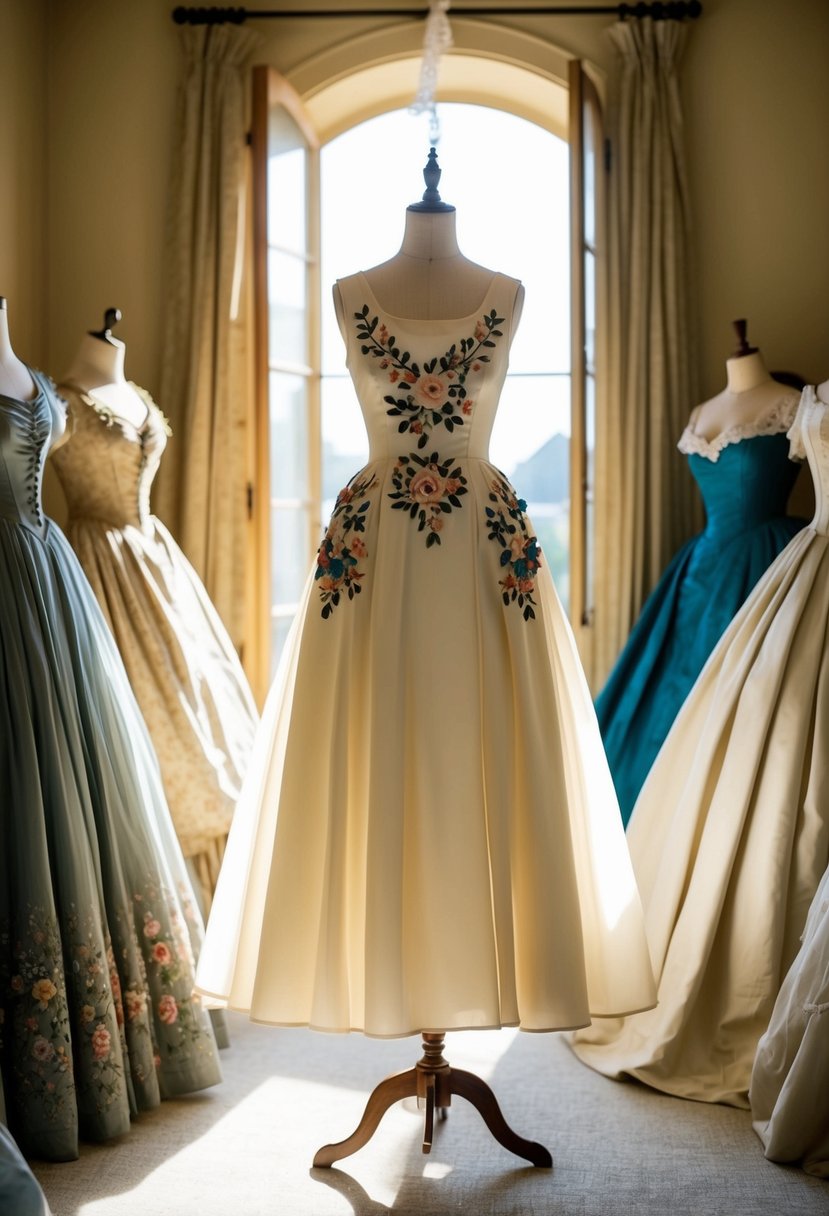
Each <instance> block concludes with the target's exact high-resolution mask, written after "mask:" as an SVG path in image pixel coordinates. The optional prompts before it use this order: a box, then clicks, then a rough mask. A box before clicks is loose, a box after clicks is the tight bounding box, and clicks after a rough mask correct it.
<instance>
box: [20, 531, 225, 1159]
mask: <svg viewBox="0 0 829 1216" xmlns="http://www.w3.org/2000/svg"><path fill="white" fill-rule="evenodd" d="M0 621H2V630H0V782H2V788H3V797H2V799H0V839H2V842H3V848H2V854H0V1064H1V1065H2V1076H3V1086H4V1090H5V1100H6V1105H7V1113H8V1118H9V1125H10V1127H11V1129H12V1131H13V1132H14V1134H15V1136H16V1138H17V1140H18V1142H19V1143H20V1145H21V1147H22V1148H23V1149H24V1151H25V1152H26V1153H27V1154H29V1155H31V1156H37V1157H43V1158H51V1159H70V1158H73V1157H75V1156H77V1151H78V1138H79V1137H81V1138H84V1139H92V1140H105V1139H108V1138H110V1137H112V1136H117V1135H120V1134H122V1133H123V1132H125V1131H127V1130H128V1128H129V1120H130V1116H131V1114H134V1113H135V1112H136V1111H138V1110H142V1109H147V1108H150V1107H152V1106H154V1105H156V1104H157V1103H158V1101H159V1100H160V1098H162V1097H164V1096H168V1095H176V1094H182V1093H188V1092H190V1091H193V1090H197V1089H201V1088H203V1087H205V1086H208V1085H213V1084H215V1083H216V1082H217V1081H219V1080H220V1071H219V1065H218V1061H217V1056H216V1047H215V1042H214V1038H213V1033H212V1030H211V1028H210V1022H209V1018H208V1017H207V1015H206V1013H205V1011H204V1009H203V1008H202V1006H201V1002H200V1000H199V998H198V997H197V996H194V992H193V981H194V971H195V954H196V952H197V950H198V948H199V945H200V942H201V936H202V932H203V931H202V926H201V922H200V919H199V916H198V912H197V910H196V909H195V907H194V904H193V896H192V888H191V887H190V884H189V882H188V879H187V875H186V872H185V869H184V860H183V857H182V855H181V851H180V849H179V847H178V843H177V841H176V839H175V834H174V831H173V827H172V823H171V821H170V818H169V812H168V810H167V807H166V803H165V801H164V796H163V792H162V787H161V779H160V774H159V771H158V765H157V762H156V759H155V756H154V754H153V751H152V747H151V744H150V742H149V738H148V736H147V733H146V729H145V727H144V724H143V721H142V719H141V716H140V713H139V710H138V707H137V705H136V703H135V700H134V699H133V697H132V694H131V692H130V688H129V685H128V682H127V678H126V675H125V673H124V669H123V666H122V664H121V661H120V659H119V657H118V653H117V651H116V649H115V646H114V643H113V641H112V637H111V635H110V633H109V630H108V628H107V626H106V623H105V622H104V620H103V618H102V616H101V614H100V611H99V609H98V606H97V604H96V602H95V599H94V596H93V595H92V592H91V590H90V588H89V585H88V583H87V581H86V579H85V578H84V576H83V572H82V571H81V569H80V566H79V565H78V562H77V559H76V557H75V555H74V553H73V552H72V550H71V549H70V547H69V544H68V543H67V541H66V539H65V538H64V536H63V535H62V533H61V532H60V531H59V529H58V528H57V527H56V526H55V525H53V524H47V527H46V530H45V534H44V535H43V536H42V537H41V536H39V535H37V534H35V533H33V532H31V531H29V530H28V529H26V528H25V527H23V526H21V525H18V524H17V523H13V522H9V521H7V520H0Z"/></svg>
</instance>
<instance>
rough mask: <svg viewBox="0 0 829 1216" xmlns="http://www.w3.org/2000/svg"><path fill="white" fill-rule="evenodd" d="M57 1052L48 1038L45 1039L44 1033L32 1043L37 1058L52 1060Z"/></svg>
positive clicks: (33, 1052) (33, 1053)
mask: <svg viewBox="0 0 829 1216" xmlns="http://www.w3.org/2000/svg"><path fill="white" fill-rule="evenodd" d="M54 1054H55V1049H54V1047H53V1046H52V1044H51V1043H50V1042H49V1040H48V1039H44V1037H43V1035H38V1037H37V1038H36V1039H35V1041H34V1043H33V1044H32V1055H33V1056H34V1058H35V1059H36V1060H40V1062H41V1063H44V1062H45V1061H46V1060H51V1058H52V1056H53V1055H54Z"/></svg>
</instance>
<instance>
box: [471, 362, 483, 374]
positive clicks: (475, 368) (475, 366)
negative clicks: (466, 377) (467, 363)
mask: <svg viewBox="0 0 829 1216" xmlns="http://www.w3.org/2000/svg"><path fill="white" fill-rule="evenodd" d="M472 370H473V372H479V371H480V370H481V365H480V363H478V362H477V361H476V362H475V363H473V364H472Z"/></svg>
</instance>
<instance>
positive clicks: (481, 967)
mask: <svg viewBox="0 0 829 1216" xmlns="http://www.w3.org/2000/svg"><path fill="white" fill-rule="evenodd" d="M450 463H451V462H448V463H447V464H446V467H445V468H444V469H442V471H441V473H440V476H441V477H442V478H443V482H442V483H441V484H444V486H445V485H448V486H449V493H450V494H451V495H452V496H451V497H449V498H445V499H444V501H445V502H446V504H447V505H446V506H445V507H444V508H442V510H444V511H445V512H446V515H445V516H443V517H440V516H437V514H436V513H432V514H431V515H429V514H425V515H424V516H423V519H425V520H426V523H425V524H422V520H421V516H420V514H419V512H418V511H417V510H414V509H412V510H410V509H409V504H408V500H405V501H404V499H403V498H401V497H399V496H398V497H397V498H396V499H395V493H396V491H395V487H396V486H397V487H399V486H400V484H401V480H402V477H403V474H405V475H406V476H407V477H409V476H410V477H416V476H419V474H418V473H417V467H416V466H413V467H412V469H410V470H408V472H407V471H406V470H405V469H402V472H401V468H402V465H403V464H405V460H404V459H403V458H401V460H399V461H397V462H395V461H392V460H380V461H376V462H373V463H372V464H370V465H368V466H367V467H366V468H365V469H364V470H362V471H361V472H360V474H358V475H357V477H356V478H355V479H354V480H353V481H352V482H351V483H350V488H349V489H348V491H347V492H346V493H345V497H343V496H342V495H341V498H340V500H339V501H338V504H337V508H336V509H335V512H334V516H333V517H332V521H331V524H330V525H329V528H328V532H327V533H326V540H325V541H324V542H323V546H322V548H321V555H320V557H319V558H318V564H317V565H316V567H315V568H314V569H313V570H312V572H311V574H310V576H309V579H308V582H307V585H306V588H305V593H304V596H303V600H302V603H301V605H300V609H299V612H298V615H297V618H296V620H295V622H294V626H293V630H292V633H291V635H290V637H289V640H288V642H287V644H286V647H285V651H284V653H283V657H282V662H281V665H280V668H279V671H278V673H277V676H276V679H275V681H274V684H273V687H272V689H271V692H270V694H269V697H268V701H267V705H266V708H265V711H264V715H263V721H262V724H261V727H260V731H259V734H258V737H257V741H256V745H255V748H254V754H253V760H252V765H251V770H250V773H249V777H248V780H247V782H246V784H245V787H244V789H243V792H242V796H241V799H240V802H239V804H238V807H237V812H236V817H235V819H234V823H233V826H232V828H231V832H230V837H229V841H228V846H227V850H226V853H225V859H224V863H223V867H222V871H221V874H220V877H219V883H218V887H217V890H216V895H215V900H214V904H213V909H212V912H211V916H210V920H209V923H208V930H207V939H206V943H205V949H204V952H203V954H202V958H201V962H200V966H199V970H198V977H197V978H198V984H199V987H200V989H201V990H202V992H204V993H205V994H209V995H210V996H211V997H212V998H213V999H214V1000H218V1001H219V1002H221V1003H223V1004H227V1005H229V1006H231V1007H233V1008H237V1009H242V1010H246V1011H249V1013H250V1016H251V1017H252V1018H253V1019H254V1020H256V1021H261V1022H268V1023H275V1024H279V1025H305V1026H312V1027H315V1028H317V1029H321V1030H329V1031H349V1030H360V1031H363V1032H365V1033H367V1034H371V1035H378V1036H397V1035H408V1034H414V1033H417V1032H419V1031H422V1030H449V1029H458V1028H474V1027H497V1026H506V1025H509V1026H521V1027H522V1028H524V1029H527V1030H552V1029H557V1028H561V1027H573V1026H580V1025H584V1024H586V1023H588V1022H589V1021H590V1019H591V1017H592V1016H595V1015H609V1014H613V1013H615V1012H625V1011H629V1010H633V1009H640V1008H643V1007H645V1006H647V1005H649V1004H650V1003H651V1001H652V1000H653V986H652V985H653V981H652V974H651V969H650V963H649V959H648V953H647V947H646V943H645V936H644V929H643V923H642V913H641V907H640V902H639V896H638V893H637V890H636V884H635V882H634V880H633V875H632V871H631V866H630V861H629V857H628V852H627V846H626V842H625V838H624V833H623V829H622V825H621V820H620V818H619V812H618V805H617V802H616V798H615V795H614V791H613V786H612V782H611V779H610V774H609V771H608V768H607V763H606V760H605V757H604V752H603V749H602V745H601V740H600V737H599V732H598V727H597V723H596V718H595V713H594V710H593V707H592V703H591V700H590V695H589V692H588V689H587V685H586V682H585V679H584V675H583V671H582V668H581V664H580V661H579V658H578V654H577V652H576V648H575V643H574V640H573V636H572V633H571V631H570V628H569V626H568V624H567V621H566V619H565V617H564V614H563V612H562V609H561V606H560V604H559V600H558V597H557V595H556V592H555V589H554V587H553V583H552V580H551V578H550V576H549V573H548V571H547V568H546V565H545V564H544V559H543V556H542V558H541V563H542V564H541V568H540V569H531V568H529V567H527V566H526V564H525V565H523V566H522V565H521V562H522V561H524V560H525V559H526V557H527V555H528V554H531V553H532V552H534V549H533V547H532V525H531V523H530V521H529V520H528V519H527V518H526V516H525V515H524V514H523V505H524V504H521V503H519V501H518V500H517V499H516V498H515V497H514V491H512V488H511V487H509V486H508V485H507V483H505V481H504V479H503V475H502V474H500V473H499V472H498V470H496V469H494V468H493V466H492V465H490V464H489V463H488V462H486V461H484V460H475V459H472V458H469V457H465V458H464V460H463V473H461V469H460V467H459V468H458V469H452V468H450ZM424 485H425V483H424ZM424 492H428V487H426V490H425V491H424ZM460 494H463V495H465V496H466V497H464V498H463V499H462V505H463V509H462V510H458V509H457V507H458V506H459V505H460V503H461V499H460V498H459V497H458V495H460ZM389 498H391V499H392V500H393V501H396V502H398V503H400V504H401V509H397V510H396V509H394V508H392V507H390V505H389ZM453 498H454V504H455V505H454V507H453ZM450 516H451V518H450ZM432 520H435V521H436V524H434V525H433V524H432V523H431V522H430V521H432ZM500 520H503V521H504V524H505V526H504V527H503V528H502V527H501V523H500V522H499V521H500ZM444 522H445V524H446V526H445V527H444V526H443V523H444ZM513 524H514V526H512V525H513ZM509 527H512V531H509V530H508V528H509ZM505 554H506V556H505Z"/></svg>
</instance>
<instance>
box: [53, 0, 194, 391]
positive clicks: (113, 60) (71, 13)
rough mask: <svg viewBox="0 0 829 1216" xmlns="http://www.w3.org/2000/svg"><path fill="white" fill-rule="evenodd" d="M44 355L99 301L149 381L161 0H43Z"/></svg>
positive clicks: (157, 251)
mask: <svg viewBox="0 0 829 1216" xmlns="http://www.w3.org/2000/svg"><path fill="white" fill-rule="evenodd" d="M48 3H49V119H48V138H49V214H48V233H49V249H50V256H49V316H50V343H49V358H50V363H51V369H52V371H53V373H54V374H56V375H60V374H61V372H62V371H63V370H64V369H65V368H66V366H67V365H68V363H69V360H70V358H71V357H72V355H73V353H74V351H75V348H76V347H77V345H78V342H79V341H80V339H81V337H82V335H83V334H84V332H85V331H86V330H88V329H97V328H99V327H100V325H101V323H102V321H103V314H104V310H105V309H106V308H108V307H109V306H114V307H116V308H120V309H121V312H122V313H123V320H122V323H121V326H120V327H119V329H118V330H117V331H116V332H117V333H118V334H119V336H120V337H122V338H123V339H124V340H125V341H126V342H127V344H128V355H127V366H126V370H127V374H128V375H129V376H130V377H131V378H132V379H134V380H136V381H138V382H139V383H142V384H146V385H147V387H149V388H150V389H154V388H156V386H157V382H158V371H159V362H160V349H161V324H162V319H161V301H162V299H163V283H164V275H163V261H162V257H163V232H164V215H165V197H166V190H167V181H168V178H169V173H170V162H171V156H172V129H173V118H174V113H175V104H176V82H177V73H178V32H177V29H176V27H175V26H174V25H173V23H172V21H171V20H170V12H171V10H172V7H173V6H172V5H171V3H170V2H169V0H48Z"/></svg>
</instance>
